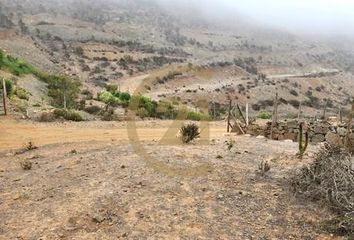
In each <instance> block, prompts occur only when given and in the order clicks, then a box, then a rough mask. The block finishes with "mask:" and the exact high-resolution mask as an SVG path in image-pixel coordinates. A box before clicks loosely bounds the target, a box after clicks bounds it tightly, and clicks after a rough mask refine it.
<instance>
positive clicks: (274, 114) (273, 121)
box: [270, 88, 278, 139]
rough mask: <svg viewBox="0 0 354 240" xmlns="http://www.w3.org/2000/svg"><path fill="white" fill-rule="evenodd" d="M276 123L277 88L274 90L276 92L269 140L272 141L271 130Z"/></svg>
mask: <svg viewBox="0 0 354 240" xmlns="http://www.w3.org/2000/svg"><path fill="white" fill-rule="evenodd" d="M277 122H278V88H276V92H275V101H274V108H273V116H272V125H271V128H270V139H273V129H274V126H275V125H276V124H277Z"/></svg>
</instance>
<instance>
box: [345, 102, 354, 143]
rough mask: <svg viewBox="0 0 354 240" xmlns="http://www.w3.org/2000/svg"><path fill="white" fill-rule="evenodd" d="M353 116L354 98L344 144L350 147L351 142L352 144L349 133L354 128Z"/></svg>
mask: <svg viewBox="0 0 354 240" xmlns="http://www.w3.org/2000/svg"><path fill="white" fill-rule="evenodd" d="M353 117H354V99H353V100H352V111H351V112H350V115H349V121H348V128H347V135H346V136H345V140H344V146H346V147H349V144H350V142H349V135H350V133H351V130H352V124H353Z"/></svg>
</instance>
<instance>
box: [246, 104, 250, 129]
mask: <svg viewBox="0 0 354 240" xmlns="http://www.w3.org/2000/svg"><path fill="white" fill-rule="evenodd" d="M249 121H250V120H249V113H248V103H246V126H248V125H249V123H250V122H249Z"/></svg>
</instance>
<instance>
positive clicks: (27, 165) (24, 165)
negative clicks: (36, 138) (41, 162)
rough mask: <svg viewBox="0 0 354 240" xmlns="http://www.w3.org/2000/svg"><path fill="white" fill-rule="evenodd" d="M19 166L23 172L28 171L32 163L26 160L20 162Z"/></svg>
mask: <svg viewBox="0 0 354 240" xmlns="http://www.w3.org/2000/svg"><path fill="white" fill-rule="evenodd" d="M20 165H21V168H22V169H23V170H25V171H29V170H31V169H32V162H31V161H30V160H28V159H26V160H22V161H21V162H20Z"/></svg>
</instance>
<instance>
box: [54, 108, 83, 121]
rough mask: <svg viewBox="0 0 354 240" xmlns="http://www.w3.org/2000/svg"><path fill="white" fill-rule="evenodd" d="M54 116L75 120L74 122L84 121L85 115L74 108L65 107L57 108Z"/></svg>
mask: <svg viewBox="0 0 354 240" xmlns="http://www.w3.org/2000/svg"><path fill="white" fill-rule="evenodd" d="M53 113H54V116H55V117H56V118H60V117H62V118H64V119H65V120H69V121H74V122H81V121H84V119H83V117H82V116H81V115H80V113H78V112H76V111H72V110H65V109H55V110H54V112H53Z"/></svg>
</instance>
